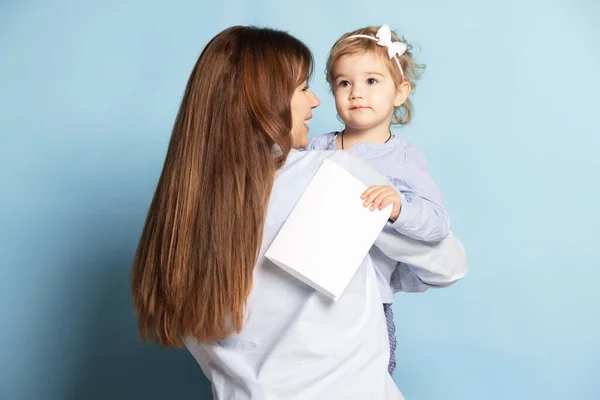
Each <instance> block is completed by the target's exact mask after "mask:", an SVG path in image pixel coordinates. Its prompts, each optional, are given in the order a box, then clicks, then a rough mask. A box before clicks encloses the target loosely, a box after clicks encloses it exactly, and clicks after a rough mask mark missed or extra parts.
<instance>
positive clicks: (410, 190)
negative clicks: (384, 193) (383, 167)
mask: <svg viewBox="0 0 600 400" xmlns="http://www.w3.org/2000/svg"><path fill="white" fill-rule="evenodd" d="M392 173H393V176H391V177H390V180H391V181H392V184H393V186H394V187H395V188H396V190H398V191H399V193H400V199H401V202H402V208H401V210H400V215H399V216H398V219H397V220H396V221H395V222H394V223H393V224H392V227H393V228H394V229H395V230H397V231H398V232H400V233H402V234H403V235H406V236H408V237H410V238H412V239H417V240H422V241H426V242H437V241H440V240H442V239H444V238H445V237H446V236H448V234H449V233H450V218H449V217H448V214H447V213H446V209H445V207H444V201H443V199H442V195H441V194H440V191H439V190H438V188H437V186H436V184H435V182H434V181H433V178H432V177H431V174H430V172H429V166H428V165H427V160H426V159H425V157H424V156H423V154H421V152H420V151H418V150H417V149H415V148H414V147H410V148H409V149H408V150H406V152H405V154H404V157H403V160H402V162H400V163H398V169H397V171H392Z"/></svg>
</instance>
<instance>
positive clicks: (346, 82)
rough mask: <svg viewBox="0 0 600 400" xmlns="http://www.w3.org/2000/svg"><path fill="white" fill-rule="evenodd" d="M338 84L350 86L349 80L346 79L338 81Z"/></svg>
mask: <svg viewBox="0 0 600 400" xmlns="http://www.w3.org/2000/svg"><path fill="white" fill-rule="evenodd" d="M338 86H340V87H348V86H350V82H348V81H340V83H338Z"/></svg>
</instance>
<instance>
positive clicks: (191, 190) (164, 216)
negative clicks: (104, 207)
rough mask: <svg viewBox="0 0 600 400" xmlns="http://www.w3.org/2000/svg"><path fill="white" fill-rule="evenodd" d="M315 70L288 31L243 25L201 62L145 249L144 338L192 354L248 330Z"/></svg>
mask: <svg viewBox="0 0 600 400" xmlns="http://www.w3.org/2000/svg"><path fill="white" fill-rule="evenodd" d="M312 69H313V58H312V54H311V53H310V50H309V49H308V48H307V47H306V46H305V45H304V44H303V43H302V42H300V41H299V40H298V39H296V38H294V37H293V36H291V35H289V34H288V33H286V32H282V31H277V30H273V29H267V28H256V27H244V26H235V27H231V28H229V29H226V30H224V31H223V32H221V33H219V34H218V35H217V36H215V37H214V38H213V39H212V40H211V41H210V42H209V43H208V44H207V46H206V47H205V49H204V50H203V51H202V54H201V55H200V57H199V59H198V61H197V62H196V65H195V66H194V69H193V71H192V73H191V75H190V78H189V80H188V83H187V87H186V89H185V93H184V96H183V99H182V102H181V106H180V108H179V112H178V114H177V118H176V120H175V124H174V127H173V132H172V135H171V140H170V143H169V148H168V150H167V155H166V159H165V163H164V166H163V170H162V173H161V176H160V180H159V182H158V187H157V188H156V192H155V194H154V198H153V199H152V203H151V205H150V209H149V211H148V216H147V219H146V223H145V225H144V228H143V231H142V235H141V239H140V242H139V245H138V248H137V251H136V255H135V260H134V263H133V272H132V282H131V286H132V294H133V299H134V307H135V311H136V313H137V314H138V316H139V333H140V336H141V338H142V339H143V340H153V341H157V342H158V343H159V344H160V345H161V346H164V347H180V346H182V339H183V338H184V337H187V336H192V337H194V338H196V340H198V341H200V342H209V341H212V340H222V339H224V338H226V337H227V336H228V335H229V334H230V333H232V332H234V331H235V332H239V331H240V330H241V328H242V322H243V313H244V306H245V303H246V300H247V298H248V295H249V294H250V289H251V287H252V272H253V268H254V265H255V263H256V258H257V256H258V253H259V251H260V247H261V243H262V235H263V226H264V221H265V215H266V208H267V204H268V200H269V195H270V192H271V189H272V186H273V181H274V177H275V173H276V171H277V169H278V168H279V167H281V166H282V165H283V163H284V162H285V159H286V157H287V155H288V153H289V151H290V148H291V144H292V138H291V130H292V114H291V108H290V103H291V98H292V95H293V93H294V90H295V89H296V88H297V87H298V86H299V85H301V84H302V82H304V81H305V80H307V79H308V78H309V76H310V75H311V73H312Z"/></svg>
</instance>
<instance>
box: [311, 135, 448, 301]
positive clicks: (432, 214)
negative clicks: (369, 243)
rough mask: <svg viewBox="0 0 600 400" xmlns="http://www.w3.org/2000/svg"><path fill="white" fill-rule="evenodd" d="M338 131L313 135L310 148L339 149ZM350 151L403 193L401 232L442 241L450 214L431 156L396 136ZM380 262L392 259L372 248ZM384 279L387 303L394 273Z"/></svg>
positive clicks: (398, 227) (398, 223) (396, 225)
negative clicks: (433, 172) (431, 166)
mask: <svg viewBox="0 0 600 400" xmlns="http://www.w3.org/2000/svg"><path fill="white" fill-rule="evenodd" d="M336 139H337V135H336V132H331V133H327V134H324V135H320V136H316V137H313V138H311V140H310V143H309V145H308V147H307V148H306V149H307V150H335V148H336ZM348 152H350V153H352V154H355V155H357V156H358V157H360V158H362V159H363V160H366V161H368V162H369V163H370V164H371V165H372V166H373V167H375V169H377V171H378V172H379V173H381V174H383V175H385V176H386V177H387V178H388V179H389V180H390V182H391V183H392V184H393V185H394V187H395V188H396V190H397V191H398V192H399V193H400V199H401V202H402V209H401V211H400V216H399V217H398V219H397V220H396V221H395V222H394V223H393V224H392V227H393V228H394V229H395V230H396V231H398V232H399V233H401V234H403V235H406V236H408V237H410V238H412V239H416V240H420V241H424V242H438V241H440V240H442V239H444V238H445V237H446V236H448V234H449V232H450V218H449V217H448V214H447V213H446V210H445V208H444V201H443V199H442V196H441V194H440V191H439V190H438V188H437V186H436V184H435V182H434V181H433V178H432V177H431V174H430V172H429V166H428V165H427V160H426V159H425V157H424V156H423V154H422V153H421V152H420V151H419V150H417V149H416V148H415V147H413V146H411V145H410V144H408V143H407V142H405V141H404V140H402V139H400V138H399V137H397V136H394V137H393V138H392V139H391V140H390V141H389V142H387V143H384V144H379V143H363V142H361V143H357V144H355V145H354V146H353V147H352V148H351V149H349V150H348ZM371 256H372V257H373V260H374V262H375V264H376V265H378V266H379V265H380V264H387V263H390V262H391V260H389V259H388V258H387V257H386V256H385V255H383V254H381V252H379V251H378V250H377V249H376V248H374V249H373V250H372V252H371ZM379 278H380V280H382V282H380V283H381V285H380V286H381V289H382V298H383V302H384V303H392V302H393V292H391V291H390V290H389V285H390V280H393V279H394V277H392V276H389V277H388V276H385V277H379Z"/></svg>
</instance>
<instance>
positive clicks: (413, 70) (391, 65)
mask: <svg viewBox="0 0 600 400" xmlns="http://www.w3.org/2000/svg"><path fill="white" fill-rule="evenodd" d="M379 28H381V27H380V26H368V27H366V28H361V29H357V30H355V31H352V32H348V33H345V34H344V35H342V36H341V37H340V38H339V39H338V40H337V41H336V42H335V44H334V45H333V47H332V48H331V50H330V51H329V55H328V56H327V66H326V68H325V78H326V79H327V83H329V87H330V89H331V92H332V93H333V76H334V72H335V71H334V70H335V66H336V64H337V63H338V61H339V60H340V59H341V58H342V57H344V56H347V55H355V54H364V53H370V54H374V55H377V56H381V57H382V58H383V59H384V62H385V64H386V66H387V67H388V70H389V71H390V74H391V75H392V79H393V80H394V83H395V85H396V87H398V86H399V85H400V84H401V83H402V82H408V83H410V86H411V92H412V90H414V89H415V88H416V86H417V83H416V81H417V80H418V79H420V77H421V74H422V73H423V70H424V69H425V67H426V66H425V64H417V63H416V61H415V60H414V58H413V55H412V53H411V50H412V46H411V45H410V44H408V43H407V41H406V39H404V37H399V36H398V35H397V34H396V33H395V32H394V31H392V41H394V42H396V41H399V42H402V43H404V44H406V51H405V52H404V54H402V55H401V56H395V57H396V58H397V59H398V62H399V63H400V65H401V66H402V71H400V69H399V68H398V65H397V64H396V61H394V60H393V59H390V58H389V57H388V55H387V49H386V48H385V47H383V46H380V45H378V44H377V42H376V41H375V40H369V39H367V38H361V37H355V38H350V39H348V37H350V36H353V35H368V36H373V37H374V38H375V35H376V34H377V31H378V30H379ZM403 72H404V73H403ZM413 113H414V106H413V103H412V101H411V100H410V97H409V98H407V99H406V101H405V102H404V103H403V104H402V105H400V106H398V107H395V108H394V115H393V116H392V125H407V124H408V123H410V121H411V119H412V116H413Z"/></svg>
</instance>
